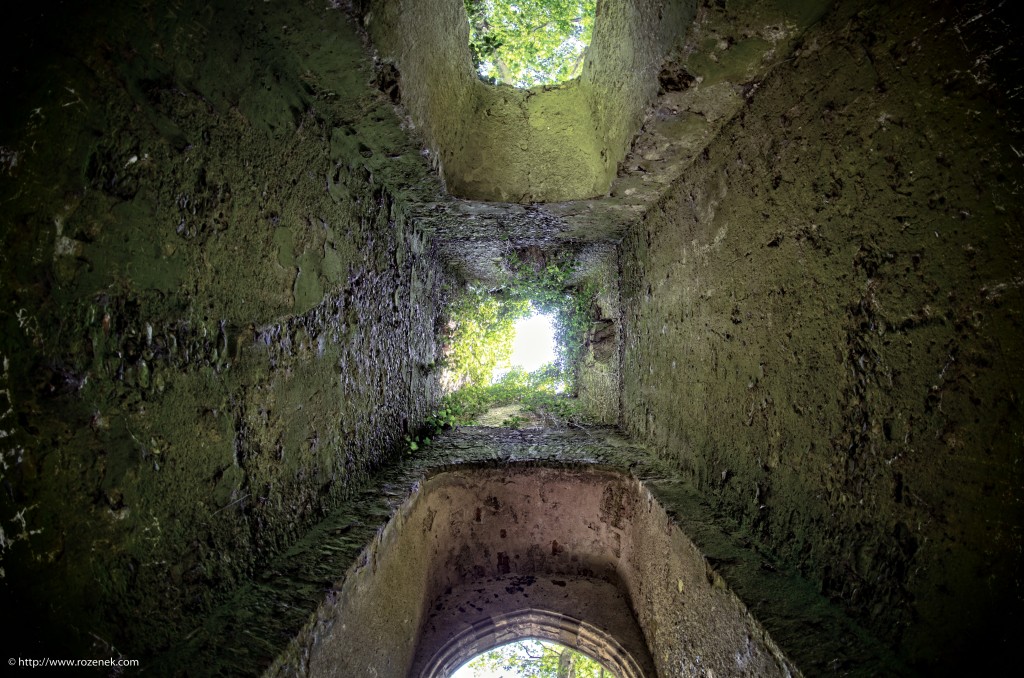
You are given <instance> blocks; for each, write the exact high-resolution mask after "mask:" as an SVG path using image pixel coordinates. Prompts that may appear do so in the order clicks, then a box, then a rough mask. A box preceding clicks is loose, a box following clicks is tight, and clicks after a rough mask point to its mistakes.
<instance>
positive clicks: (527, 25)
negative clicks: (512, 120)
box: [463, 0, 597, 87]
mask: <svg viewBox="0 0 1024 678" xmlns="http://www.w3.org/2000/svg"><path fill="white" fill-rule="evenodd" d="M463 1H464V3H465V5H466V14H467V15H468V16H469V47H470V50H471V51H472V53H473V63H474V64H475V65H476V67H477V70H478V71H479V73H480V75H481V76H483V77H484V78H487V79H488V80H491V81H492V82H501V83H505V84H507V85H514V86H515V87H533V86H534V85H552V84H556V83H560V82H565V81H567V80H571V79H572V78H575V77H576V76H578V75H579V74H580V71H581V70H582V68H583V53H584V51H585V50H586V48H587V45H589V44H590V37H591V34H592V33H593V29H594V8H595V5H596V4H597V0H511V1H510V0H463Z"/></svg>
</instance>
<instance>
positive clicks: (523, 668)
mask: <svg viewBox="0 0 1024 678" xmlns="http://www.w3.org/2000/svg"><path fill="white" fill-rule="evenodd" d="M456 675H457V676H459V678H463V677H464V676H465V678H472V677H475V676H502V678H614V674H613V673H612V672H611V671H609V670H608V669H606V668H604V667H603V666H601V664H600V663H598V662H597V660H595V659H592V658H590V657H588V656H587V655H585V654H583V653H582V652H577V651H576V650H574V649H572V648H569V647H565V646H564V645H559V644H558V643H549V642H547V641H540V640H520V641H517V642H514V643H509V644H508V645H502V646H500V647H496V648H494V649H493V650H490V651H488V652H484V653H483V654H480V655H477V656H476V657H474V658H473V659H472V660H471V661H470V662H469V663H468V664H467V665H466V666H465V668H464V669H461V670H460V671H458V672H457V673H456Z"/></svg>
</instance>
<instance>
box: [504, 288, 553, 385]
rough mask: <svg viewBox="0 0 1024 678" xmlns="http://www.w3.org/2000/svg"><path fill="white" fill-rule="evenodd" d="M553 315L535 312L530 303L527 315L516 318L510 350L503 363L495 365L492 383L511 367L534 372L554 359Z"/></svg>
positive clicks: (510, 369) (511, 368)
mask: <svg viewBox="0 0 1024 678" xmlns="http://www.w3.org/2000/svg"><path fill="white" fill-rule="evenodd" d="M556 358H557V355H556V349H555V318H554V317H553V316H552V315H550V314H547V313H538V312H537V310H536V309H535V308H533V306H532V305H531V306H530V314H529V315H527V316H523V317H521V318H519V319H518V320H516V321H515V324H514V325H513V326H512V353H511V355H509V358H508V362H507V364H505V365H498V366H496V367H495V368H494V371H493V372H492V373H491V382H492V383H493V382H496V381H498V380H500V379H501V378H502V377H503V376H505V375H506V374H508V373H509V372H510V371H512V370H514V369H520V370H522V371H523V372H527V373H530V372H536V371H537V370H539V369H541V368H542V367H544V366H545V365H548V364H550V363H553V362H555V359H556Z"/></svg>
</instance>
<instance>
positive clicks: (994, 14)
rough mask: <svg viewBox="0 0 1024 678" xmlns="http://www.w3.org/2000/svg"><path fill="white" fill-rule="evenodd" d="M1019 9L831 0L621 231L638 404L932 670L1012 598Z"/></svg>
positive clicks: (993, 653)
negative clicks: (679, 176)
mask: <svg viewBox="0 0 1024 678" xmlns="http://www.w3.org/2000/svg"><path fill="white" fill-rule="evenodd" d="M1009 28H1010V23H1009V19H1008V16H1006V15H1005V14H1001V13H1000V11H999V10H997V9H995V8H993V7H991V6H989V4H986V3H971V4H970V5H969V6H963V5H957V4H954V3H945V2H943V3H923V2H910V3H899V5H898V6H889V5H888V4H885V3H878V4H869V3H853V2H847V3H838V4H837V7H836V8H835V10H834V11H833V13H832V14H831V16H830V17H829V18H828V19H827V20H826V21H825V23H824V24H822V25H819V26H818V27H816V28H814V29H812V30H811V31H809V32H808V34H807V35H806V36H805V37H804V40H803V43H802V44H801V45H798V46H797V48H796V51H795V52H794V53H793V54H792V55H790V56H789V57H787V58H785V59H781V60H780V62H779V63H778V64H777V66H776V68H775V69H774V70H773V72H771V73H770V75H769V76H768V77H767V78H765V79H764V80H763V81H760V82H751V83H748V86H747V87H746V88H745V90H744V91H745V95H746V97H747V106H746V107H745V108H744V109H743V111H742V112H741V113H740V115H739V116H738V117H737V118H736V119H735V120H733V121H732V122H731V123H730V124H729V125H727V126H726V127H725V128H724V130H723V131H722V132H721V134H720V135H719V136H718V138H717V139H715V140H714V141H713V142H712V143H711V144H710V146H709V147H708V149H707V151H706V152H705V153H704V155H703V157H702V158H701V159H700V160H698V161H697V162H696V164H695V166H694V167H693V168H692V170H691V171H690V172H689V173H688V174H687V176H686V180H685V181H683V182H681V183H680V184H679V185H677V187H676V188H675V190H674V191H673V192H672V193H671V194H670V195H669V196H668V197H667V198H666V199H665V200H663V201H662V202H661V203H660V204H659V205H658V206H657V207H656V208H655V209H653V210H652V211H650V212H649V213H648V215H647V217H646V219H645V220H644V221H643V222H642V223H641V224H640V225H639V226H638V227H637V228H634V229H633V230H632V231H631V233H630V234H629V236H628V237H627V238H626V239H625V240H624V242H623V243H622V245H621V250H620V251H621V260H620V265H621V272H622V276H623V280H622V299H623V307H624V330H623V331H624V357H623V374H624V377H623V388H624V392H623V399H622V401H623V407H624V411H623V422H624V426H625V428H626V430H627V431H628V432H629V433H630V434H633V435H635V436H637V437H638V438H639V439H641V440H644V441H647V442H648V443H650V444H652V445H653V446H655V447H656V448H657V450H658V451H659V454H661V455H662V456H663V457H664V458H666V459H672V460H674V461H675V463H676V464H677V465H678V468H679V469H680V470H682V471H684V472H685V473H687V474H689V475H690V476H692V477H693V478H694V479H695V480H696V481H697V483H698V484H699V487H700V488H701V490H702V491H703V492H704V493H705V496H706V499H707V501H708V502H710V503H711V504H712V505H714V506H716V507H717V510H718V513H719V515H720V516H721V518H722V519H723V524H727V523H729V522H732V523H733V524H737V525H739V526H741V527H742V529H743V530H744V531H745V532H746V533H747V534H748V535H749V537H750V538H751V539H753V540H754V543H757V544H760V548H763V549H766V550H767V551H768V552H771V553H774V554H776V555H777V556H779V557H780V558H782V560H783V561H784V562H787V563H789V564H791V565H793V566H796V567H798V568H799V569H800V570H801V571H802V572H803V573H804V574H805V575H806V576H807V577H809V578H810V579H811V580H812V581H816V582H817V583H818V585H819V587H820V590H821V591H822V592H823V593H824V594H826V595H827V596H828V597H830V598H831V599H832V600H834V601H835V602H837V603H839V604H841V605H842V606H843V607H844V608H845V609H846V610H847V611H848V612H850V613H851V614H853V615H854V616H855V617H856V618H858V619H859V620H860V621H862V622H863V623H865V624H866V625H867V626H868V627H869V628H871V629H873V630H874V631H875V632H876V633H878V634H879V635H880V636H881V637H884V638H887V639H890V640H891V642H892V645H893V647H894V648H895V649H896V650H897V651H898V652H899V653H900V654H901V655H902V656H903V657H905V658H907V659H908V660H909V661H910V662H911V663H912V665H913V666H915V667H917V668H918V669H920V670H922V671H923V672H924V673H926V674H930V673H933V672H934V671H936V670H938V669H939V667H940V666H941V667H943V670H949V668H950V667H952V666H967V665H975V666H977V665H978V664H979V663H980V664H985V663H991V664H992V665H993V666H999V665H1000V662H1001V661H1003V660H1004V659H1005V658H1006V656H1008V653H1009V648H1010V647H1011V645H1010V643H1012V640H1010V636H1009V635H1008V634H1009V633H1010V631H1008V629H1011V628H1014V625H1015V624H1016V625H1018V626H1019V624H1020V619H1021V617H1020V611H1021V590H1020V581H1021V577H1020V575H1021V563H1020V555H1019V554H1020V551H1021V531H1020V525H1021V517H1022V516H1021V499H1022V490H1021V488H1022V482H1021V481H1022V475H1021V474H1022V466H1021V464H1020V463H1019V461H1020V450H1021V441H1022V434H1024V427H1022V423H1021V422H1022V419H1021V412H1020V402H1021V395H1022V394H1021V384H1022V383H1024V379H1022V377H1024V373H1022V368H1021V363H1020V360H1019V356H1020V355H1021V351H1022V349H1024V345H1022V343H1024V342H1022V333H1021V329H1022V328H1021V311H1022V298H1021V287H1022V283H1021V278H1020V271H1021V244H1022V243H1021V239H1020V229H1021V216H1022V214H1021V196H1020V190H1021V180H1022V179H1024V173H1022V171H1021V163H1020V152H1019V149H1020V148H1021V145H1020V144H1021V143H1022V141H1021V138H1020V132H1019V129H1020V128H1019V110H1017V109H1019V106H1017V103H1016V102H1017V97H1018V90H1019V85H1017V84H1015V83H1016V81H1015V80H1013V78H1012V77H1010V76H1011V75H1012V73H1013V69H1014V68H1015V66H1016V64H1017V63H1018V57H1019V54H1020V50H1019V45H1017V44H1015V43H1014V42H1012V40H1010V37H1011V32H1010V30H1009ZM1012 37H1014V38H1015V36H1012ZM1015 87H1017V89H1015ZM1015 149H1017V150H1015ZM835 668H837V669H838V668H841V667H835Z"/></svg>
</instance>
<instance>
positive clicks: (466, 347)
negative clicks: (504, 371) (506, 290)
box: [447, 287, 530, 386]
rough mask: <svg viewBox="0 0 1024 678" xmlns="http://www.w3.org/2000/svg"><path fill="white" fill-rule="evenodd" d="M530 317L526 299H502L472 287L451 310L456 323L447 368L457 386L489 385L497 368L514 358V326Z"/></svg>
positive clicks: (450, 341)
mask: <svg viewBox="0 0 1024 678" xmlns="http://www.w3.org/2000/svg"><path fill="white" fill-rule="evenodd" d="M528 315H530V304H529V302H528V301H526V300H525V299H517V300H502V299H499V298H497V297H495V296H494V295H491V294H490V293H488V292H487V291H486V290H482V289H479V288H475V287H471V288H469V289H468V290H467V291H466V292H465V294H462V295H461V296H459V297H458V298H457V299H456V301H455V303H454V304H453V305H452V308H451V311H450V318H451V323H453V324H454V328H453V329H452V334H451V338H450V340H449V343H448V346H449V349H448V357H447V368H448V374H449V378H450V379H451V381H452V382H453V383H454V384H455V385H457V386H466V385H469V384H478V385H482V384H487V383H489V382H490V381H491V374H492V373H493V372H494V368H495V367H499V366H501V365H503V364H505V363H507V361H508V359H509V356H511V355H512V340H513V338H514V334H513V325H515V322H516V321H517V320H519V319H520V318H525V317H527V316H528Z"/></svg>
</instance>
